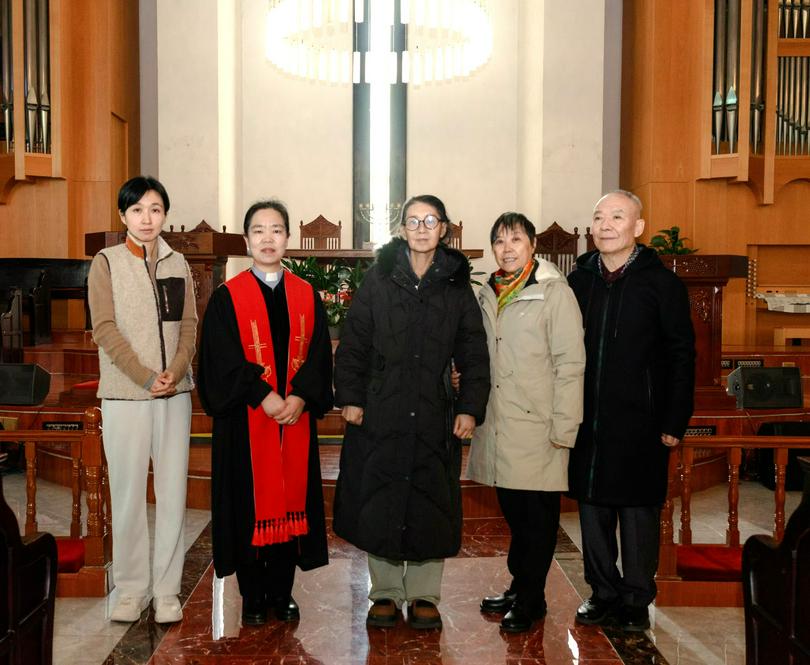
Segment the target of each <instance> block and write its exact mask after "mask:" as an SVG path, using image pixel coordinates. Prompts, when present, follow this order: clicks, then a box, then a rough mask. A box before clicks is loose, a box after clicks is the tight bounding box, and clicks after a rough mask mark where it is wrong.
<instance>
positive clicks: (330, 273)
mask: <svg viewBox="0 0 810 665" xmlns="http://www.w3.org/2000/svg"><path fill="white" fill-rule="evenodd" d="M282 263H283V265H284V267H285V268H286V269H287V270H289V271H290V272H291V273H293V274H294V275H297V276H298V277H301V278H302V279H305V280H306V281H308V282H309V283H310V284H312V287H313V288H314V289H315V290H316V291H318V293H319V294H320V296H321V300H323V304H324V307H325V308H326V318H327V322H328V325H329V327H330V328H340V326H341V325H343V322H344V321H345V320H346V314H348V312H349V306H350V305H351V302H352V296H353V295H354V292H355V291H356V290H357V288H358V287H359V286H360V283H361V282H362V281H363V277H364V276H365V273H366V270H368V267H369V265H370V262H368V261H358V262H357V263H356V264H355V265H354V266H352V267H350V266H347V265H345V264H343V263H342V262H340V261H338V262H337V263H330V264H327V265H321V264H320V263H318V261H317V260H316V259H315V258H314V257H312V256H310V257H308V258H306V259H301V260H298V261H297V260H295V259H284V260H283V261H282Z"/></svg>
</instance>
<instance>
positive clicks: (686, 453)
mask: <svg viewBox="0 0 810 665" xmlns="http://www.w3.org/2000/svg"><path fill="white" fill-rule="evenodd" d="M681 459H682V460H683V462H682V464H681V531H680V538H679V542H680V544H681V545H691V544H692V463H693V461H694V459H695V450H694V448H689V447H684V448H683V449H682V450H681Z"/></svg>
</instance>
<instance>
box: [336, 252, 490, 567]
mask: <svg viewBox="0 0 810 665" xmlns="http://www.w3.org/2000/svg"><path fill="white" fill-rule="evenodd" d="M407 248H408V246H407V243H406V242H405V241H403V240H401V239H398V238H397V239H394V240H392V241H391V242H390V243H388V244H387V245H385V246H384V247H383V248H382V249H381V250H380V251H379V253H378V255H377V260H376V262H375V264H374V265H373V266H372V267H371V268H370V269H369V271H368V272H367V273H366V276H365V279H364V280H363V284H362V285H361V287H360V288H359V289H358V291H357V294H356V295H355V299H354V301H353V303H352V306H351V309H350V310H349V314H348V317H347V319H346V322H345V324H344V326H343V329H342V331H341V336H340V344H339V346H338V348H337V352H336V354H335V389H336V404H337V405H338V406H346V405H354V406H360V407H363V409H364V415H363V422H362V425H360V426H355V425H349V424H347V426H346V435H345V438H344V440H343V448H342V450H341V455H340V475H339V476H338V480H337V488H336V491H335V506H334V529H335V533H337V534H338V535H339V536H340V537H341V538H344V539H345V540H348V541H349V542H350V543H352V544H354V545H356V546H357V547H359V548H360V549H362V550H365V551H366V552H369V553H371V554H374V555H376V556H379V557H384V558H388V559H395V560H398V561H423V560H425V559H439V558H444V557H448V556H453V555H455V554H457V553H458V550H459V547H460V545H461V517H462V516H461V487H460V481H459V477H460V473H461V442H460V441H459V440H458V439H457V438H455V437H454V436H453V435H452V425H453V420H454V417H455V414H458V413H466V414H469V415H471V416H473V417H475V420H476V422H477V423H478V424H480V423H482V422H483V420H484V415H485V413H486V404H487V398H488V396H489V355H488V352H487V344H486V336H485V333H484V328H483V324H482V320H481V311H480V309H479V307H478V303H477V302H476V300H475V296H474V295H473V292H472V288H471V286H470V271H469V263H468V261H467V259H466V257H465V256H464V255H463V254H461V253H460V252H458V251H456V250H453V249H450V248H448V247H445V246H444V245H440V246H439V247H438V248H437V249H436V254H435V257H434V260H433V264H432V265H431V267H430V268H429V269H428V272H427V273H425V275H424V276H423V277H422V279H421V281H419V280H417V278H416V276H415V275H414V273H413V271H412V270H411V267H410V261H409V258H408V253H407V252H408V249H407ZM451 358H453V359H454V361H455V364H456V367H457V368H458V370H459V371H460V372H461V375H462V378H461V389H460V392H459V394H458V395H457V396H456V398H455V400H454V399H453V394H452V389H451V387H450V385H449V374H450V370H449V367H450V359H451Z"/></svg>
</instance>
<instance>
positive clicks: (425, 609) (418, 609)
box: [408, 600, 442, 630]
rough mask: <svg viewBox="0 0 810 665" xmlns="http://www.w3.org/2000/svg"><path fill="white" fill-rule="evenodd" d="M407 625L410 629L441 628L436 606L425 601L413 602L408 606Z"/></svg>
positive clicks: (440, 616) (440, 619)
mask: <svg viewBox="0 0 810 665" xmlns="http://www.w3.org/2000/svg"><path fill="white" fill-rule="evenodd" d="M408 623H409V624H411V628H416V629H417V630H422V629H426V628H441V627H442V615H441V614H439V610H438V609H436V606H435V605H434V604H433V603H431V602H429V601H427V600H414V601H413V602H412V603H411V604H410V605H408Z"/></svg>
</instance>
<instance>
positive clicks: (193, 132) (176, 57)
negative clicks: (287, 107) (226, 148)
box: [142, 0, 221, 229]
mask: <svg viewBox="0 0 810 665" xmlns="http://www.w3.org/2000/svg"><path fill="white" fill-rule="evenodd" d="M216 44H217V2H216V0H172V1H171V2H157V72H158V86H157V106H158V138H159V141H158V172H159V174H160V176H159V177H160V180H161V182H162V183H163V184H164V185H165V187H166V189H167V190H168V192H169V197H170V198H171V202H172V209H171V212H170V213H169V223H170V224H173V225H174V227H175V229H179V227H180V225H184V226H185V227H186V229H189V228H193V227H194V226H196V225H197V224H198V223H199V222H200V220H202V219H205V220H206V221H207V222H208V223H209V224H211V226H213V227H214V228H220V226H221V222H220V220H219V219H218V206H219V198H218V191H219V183H218V169H217V160H218V151H217V136H218V122H217V48H216ZM142 103H143V100H142Z"/></svg>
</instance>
